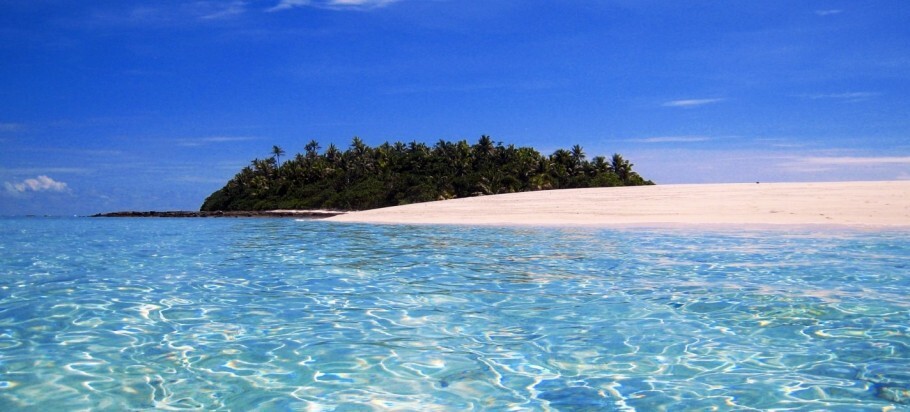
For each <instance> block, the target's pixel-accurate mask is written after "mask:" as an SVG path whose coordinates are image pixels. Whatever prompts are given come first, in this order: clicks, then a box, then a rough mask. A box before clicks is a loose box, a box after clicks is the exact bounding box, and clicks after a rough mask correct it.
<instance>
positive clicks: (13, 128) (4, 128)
mask: <svg viewBox="0 0 910 412" xmlns="http://www.w3.org/2000/svg"><path fill="white" fill-rule="evenodd" d="M22 129H25V125H23V124H21V123H0V132H7V133H11V132H18V131H21V130H22Z"/></svg>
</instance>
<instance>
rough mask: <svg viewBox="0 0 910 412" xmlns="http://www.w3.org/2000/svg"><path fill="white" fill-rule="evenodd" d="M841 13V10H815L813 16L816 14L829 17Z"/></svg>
mask: <svg viewBox="0 0 910 412" xmlns="http://www.w3.org/2000/svg"><path fill="white" fill-rule="evenodd" d="M843 12H844V11H843V10H841V9H828V10H816V11H815V14H817V15H819V16H831V15H834V14H841V13H843Z"/></svg>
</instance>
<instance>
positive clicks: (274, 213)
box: [91, 210, 344, 219]
mask: <svg viewBox="0 0 910 412" xmlns="http://www.w3.org/2000/svg"><path fill="white" fill-rule="evenodd" d="M340 214H344V212H338V211H332V210H252V211H210V212H209V211H204V212H196V211H182V210H176V211H164V212H157V211H147V212H138V211H125V212H111V213H98V214H95V215H92V216H91V217H266V218H289V217H291V218H301V219H323V218H327V217H332V216H337V215H340Z"/></svg>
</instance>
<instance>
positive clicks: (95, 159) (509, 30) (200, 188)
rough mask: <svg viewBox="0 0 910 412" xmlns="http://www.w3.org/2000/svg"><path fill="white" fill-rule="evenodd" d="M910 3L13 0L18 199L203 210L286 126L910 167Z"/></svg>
mask: <svg viewBox="0 0 910 412" xmlns="http://www.w3.org/2000/svg"><path fill="white" fill-rule="evenodd" d="M908 21H910V2H907V1H906V0H898V1H868V2H857V1H833V0H832V1H821V0H819V1H799V2H796V1H789V0H780V1H775V0H769V1H757V0H756V1H738V0H726V1H719V0H718V1H699V0H692V1H652V0H599V1H581V0H565V1H535V0H521V1H512V0H501V1H497V0H485V1H474V0H248V1H243V0H237V1H154V2H129V1H122V0H117V1H91V2H88V1H58V0H21V1H20V0H0V147H2V150H0V215H11V214H63V215H69V214H88V213H95V212H102V211H113V210H125V209H134V210H166V209H197V208H198V207H199V206H200V204H201V203H202V201H203V200H204V199H205V197H206V196H207V195H208V194H209V193H211V192H212V191H214V190H216V189H218V188H220V187H221V186H222V185H223V184H224V183H225V182H226V181H227V180H228V179H230V178H231V177H232V176H233V175H234V174H235V173H236V172H237V171H239V170H240V168H242V167H243V166H245V165H247V164H248V163H249V161H250V160H252V159H253V158H256V157H260V158H262V157H267V156H269V152H270V149H271V147H272V145H279V146H281V147H283V148H284V149H285V150H286V151H287V152H288V153H289V154H290V153H296V152H302V151H303V146H304V145H305V144H306V143H307V142H308V141H309V140H310V139H316V140H317V141H319V142H320V143H321V144H322V146H323V147H325V146H327V145H328V144H329V143H335V144H336V145H338V146H339V147H347V146H348V145H349V143H350V141H351V138H352V137H353V136H359V137H361V138H362V139H363V140H364V141H365V142H367V143H368V144H371V145H376V144H379V143H382V142H384V141H397V140H401V141H406V142H407V141H411V140H417V141H425V142H428V143H433V142H435V141H437V140H439V139H448V140H460V139H467V140H469V141H472V142H473V141H476V139H477V138H478V137H480V135H482V134H487V135H490V136H492V137H493V138H494V139H495V140H497V141H503V142H506V143H514V144H516V145H522V146H533V147H535V148H537V149H538V150H540V151H541V152H544V153H550V152H552V151H553V150H554V149H556V148H559V147H569V146H571V145H573V144H580V145H582V146H583V147H584V148H585V150H586V152H587V153H588V155H589V156H594V155H610V154H612V153H614V152H619V153H622V154H623V155H624V156H625V157H627V158H629V159H631V160H632V162H633V163H634V164H635V169H636V170H638V171H639V172H640V173H641V174H642V175H643V176H645V177H646V178H649V179H652V180H654V181H655V182H657V183H658V184H669V183H702V182H752V181H765V182H770V181H831V180H891V179H910V115H908V114H910V110H908V109H910V29H907V22H908Z"/></svg>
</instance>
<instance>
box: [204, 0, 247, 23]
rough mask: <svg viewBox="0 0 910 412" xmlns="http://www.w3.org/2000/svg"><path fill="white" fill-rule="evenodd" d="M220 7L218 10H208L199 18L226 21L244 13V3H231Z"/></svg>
mask: <svg viewBox="0 0 910 412" xmlns="http://www.w3.org/2000/svg"><path fill="white" fill-rule="evenodd" d="M209 7H211V6H209ZM220 7H221V8H219V9H215V10H210V11H209V12H207V13H205V14H203V15H202V16H201V17H200V18H201V19H204V20H217V19H226V18H230V17H233V16H237V15H240V14H243V13H244V12H246V2H243V1H232V2H230V3H228V4H226V5H222V6H220Z"/></svg>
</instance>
